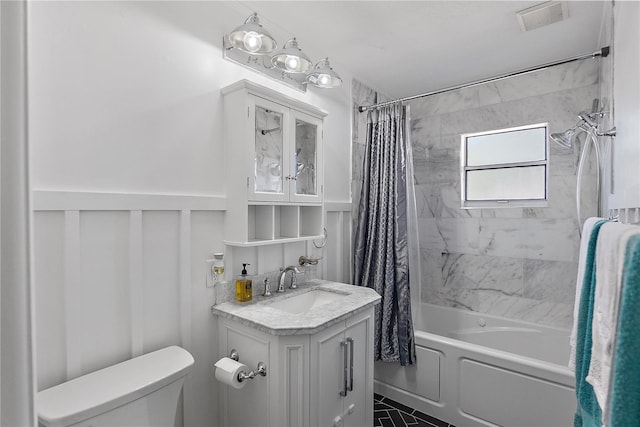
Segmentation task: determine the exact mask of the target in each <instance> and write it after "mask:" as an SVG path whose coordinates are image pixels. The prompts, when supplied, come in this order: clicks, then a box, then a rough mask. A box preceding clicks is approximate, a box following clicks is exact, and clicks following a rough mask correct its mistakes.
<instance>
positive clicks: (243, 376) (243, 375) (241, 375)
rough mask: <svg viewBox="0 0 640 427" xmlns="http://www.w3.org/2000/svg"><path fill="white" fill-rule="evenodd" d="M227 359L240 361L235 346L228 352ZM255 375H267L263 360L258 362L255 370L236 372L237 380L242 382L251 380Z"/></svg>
mask: <svg viewBox="0 0 640 427" xmlns="http://www.w3.org/2000/svg"><path fill="white" fill-rule="evenodd" d="M229 359H233V360H235V361H236V362H239V361H240V354H238V351H237V350H236V349H235V348H232V349H231V351H230V352H229ZM257 375H260V376H262V377H266V376H267V365H266V364H265V363H264V362H258V366H257V368H256V370H255V371H254V370H251V371H249V372H246V371H240V372H238V381H240V382H242V381H244V380H252V379H254V378H255V377H256V376H257Z"/></svg>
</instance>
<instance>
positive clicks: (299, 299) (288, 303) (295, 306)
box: [269, 289, 346, 314]
mask: <svg viewBox="0 0 640 427" xmlns="http://www.w3.org/2000/svg"><path fill="white" fill-rule="evenodd" d="M345 296H346V295H345V294H339V293H337V292H330V291H325V290H322V289H314V290H313V291H309V292H305V293H303V294H300V295H296V296H294V297H289V298H285V299H283V300H282V301H276V302H273V303H271V304H269V307H272V308H275V309H277V310H281V311H286V312H287V313H292V314H298V313H306V312H307V311H309V310H312V309H314V308H316V307H320V306H322V305H325V304H329V303H332V302H336V301H339V300H340V299H341V298H344V297H345Z"/></svg>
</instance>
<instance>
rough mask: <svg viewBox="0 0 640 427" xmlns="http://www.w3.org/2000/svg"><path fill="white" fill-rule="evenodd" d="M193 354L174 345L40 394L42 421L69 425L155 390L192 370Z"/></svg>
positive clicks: (38, 400)
mask: <svg viewBox="0 0 640 427" xmlns="http://www.w3.org/2000/svg"><path fill="white" fill-rule="evenodd" d="M193 362H194V360H193V356H191V354H190V353H189V352H188V351H187V350H185V349H183V348H180V347H177V346H173V347H167V348H163V349H161V350H157V351H154V352H152V353H147V354H144V355H142V356H139V357H135V358H133V359H130V360H126V361H124V362H122V363H118V364H117V365H113V366H109V367H107V368H104V369H101V370H99V371H95V372H92V373H90V374H86V375H83V376H81V377H78V378H75V379H73V380H71V381H67V382H65V383H62V384H60V385H57V386H55V387H51V388H49V389H46V390H43V391H41V392H39V393H38V394H37V398H36V405H37V409H38V418H39V419H40V422H42V423H43V424H45V425H48V426H67V425H70V424H73V423H77V422H80V421H82V420H86V419H87V418H91V417H94V416H96V415H99V414H101V413H103V412H107V411H110V410H112V409H114V408H117V407H118V406H122V405H124V404H126V403H129V402H131V401H133V400H135V399H139V398H141V397H143V396H145V395H147V394H149V393H152V392H154V391H156V390H158V389H160V388H162V387H164V386H165V385H167V384H170V383H172V382H174V381H176V380H178V379H180V378H182V377H184V376H185V375H187V374H188V373H189V371H190V370H191V367H192V366H193Z"/></svg>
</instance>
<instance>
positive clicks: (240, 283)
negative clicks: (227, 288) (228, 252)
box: [236, 264, 253, 302]
mask: <svg viewBox="0 0 640 427" xmlns="http://www.w3.org/2000/svg"><path fill="white" fill-rule="evenodd" d="M247 265H251V264H242V273H241V274H240V276H238V277H237V278H236V301H239V302H246V301H251V299H252V298H253V289H252V282H251V279H249V277H247Z"/></svg>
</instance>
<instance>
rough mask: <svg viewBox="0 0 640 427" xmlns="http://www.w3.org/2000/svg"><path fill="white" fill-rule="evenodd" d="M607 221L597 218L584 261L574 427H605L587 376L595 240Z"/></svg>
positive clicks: (579, 313) (594, 268) (594, 274)
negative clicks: (576, 405) (576, 406)
mask: <svg viewBox="0 0 640 427" xmlns="http://www.w3.org/2000/svg"><path fill="white" fill-rule="evenodd" d="M606 222H607V221H598V222H597V223H596V224H595V225H594V226H593V231H592V232H591V236H589V246H588V249H587V258H586V261H585V269H584V281H583V282H582V293H581V295H580V307H579V311H578V329H577V333H576V399H577V400H578V408H577V410H576V415H575V417H574V420H573V425H574V427H592V426H594V427H600V426H602V410H601V409H600V405H598V401H597V399H596V395H595V393H594V392H593V387H592V386H591V384H589V383H588V382H587V380H586V378H587V375H588V374H589V362H590V361H591V344H592V339H591V322H592V320H593V304H594V301H595V289H596V243H597V241H598V233H600V227H602V224H604V223H606ZM585 237H586V236H585Z"/></svg>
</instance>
